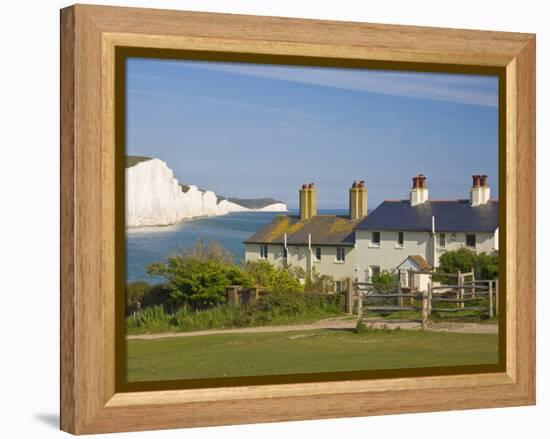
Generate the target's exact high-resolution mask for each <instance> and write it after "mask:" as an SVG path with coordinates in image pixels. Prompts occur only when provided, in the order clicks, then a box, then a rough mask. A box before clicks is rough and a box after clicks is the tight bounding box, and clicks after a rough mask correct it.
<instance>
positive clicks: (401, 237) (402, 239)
mask: <svg viewBox="0 0 550 439" xmlns="http://www.w3.org/2000/svg"><path fill="white" fill-rule="evenodd" d="M378 242H379V243H380V239H378ZM404 242H405V234H404V233H403V232H397V247H403V243H404Z"/></svg>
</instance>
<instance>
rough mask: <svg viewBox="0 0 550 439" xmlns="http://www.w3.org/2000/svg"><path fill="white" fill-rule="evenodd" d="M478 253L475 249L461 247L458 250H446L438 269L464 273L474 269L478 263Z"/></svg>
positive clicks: (440, 258) (445, 271) (446, 271)
mask: <svg viewBox="0 0 550 439" xmlns="http://www.w3.org/2000/svg"><path fill="white" fill-rule="evenodd" d="M476 259H477V255H476V253H475V252H474V251H472V250H470V249H467V248H466V247H461V248H459V249H458V250H450V251H446V252H445V253H443V254H442V255H441V256H440V257H439V266H438V267H437V271H439V272H441V273H457V272H458V271H461V272H463V273H465V272H468V271H472V270H473V269H474V267H475V264H476Z"/></svg>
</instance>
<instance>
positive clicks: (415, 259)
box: [397, 255, 432, 271]
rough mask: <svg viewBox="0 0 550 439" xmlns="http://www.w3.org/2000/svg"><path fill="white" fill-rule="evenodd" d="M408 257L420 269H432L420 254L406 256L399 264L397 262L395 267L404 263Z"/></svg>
mask: <svg viewBox="0 0 550 439" xmlns="http://www.w3.org/2000/svg"><path fill="white" fill-rule="evenodd" d="M409 259H410V260H411V261H413V262H414V263H415V264H416V265H417V266H418V268H420V269H421V270H426V271H430V270H431V269H432V266H431V265H430V263H429V262H428V261H426V259H425V258H424V256H422V255H409V256H407V259H405V260H404V261H403V262H401V264H399V265H398V266H397V267H400V266H401V265H403V264H404V263H405V261H408V260H409Z"/></svg>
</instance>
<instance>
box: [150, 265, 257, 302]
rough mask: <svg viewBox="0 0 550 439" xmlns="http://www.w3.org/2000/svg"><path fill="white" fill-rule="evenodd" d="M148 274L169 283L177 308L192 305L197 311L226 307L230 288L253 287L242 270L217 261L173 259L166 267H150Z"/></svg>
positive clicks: (250, 280)
mask: <svg viewBox="0 0 550 439" xmlns="http://www.w3.org/2000/svg"><path fill="white" fill-rule="evenodd" d="M147 272H148V273H149V274H151V275H154V276H161V277H164V278H165V279H166V280H167V281H168V286H169V288H170V290H171V294H170V298H171V299H172V300H173V301H174V304H175V305H176V306H177V307H179V306H181V305H184V304H190V305H192V306H193V308H194V309H206V308H210V307H213V306H217V305H219V304H222V303H225V301H226V289H227V287H228V286H229V285H242V286H244V287H250V286H252V284H253V279H252V277H251V276H250V275H248V274H247V273H245V272H244V271H243V270H241V269H240V268H239V267H237V266H234V265H231V264H226V263H223V262H219V261H217V260H215V259H212V260H209V259H207V260H202V259H193V258H185V257H182V256H172V257H169V258H168V261H167V262H165V263H164V262H161V263H155V264H150V265H149V267H148V270H147Z"/></svg>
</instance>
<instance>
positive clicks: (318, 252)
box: [315, 247, 321, 261]
mask: <svg viewBox="0 0 550 439" xmlns="http://www.w3.org/2000/svg"><path fill="white" fill-rule="evenodd" d="M315 259H316V260H317V261H320V260H321V247H317V248H316V249H315Z"/></svg>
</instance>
